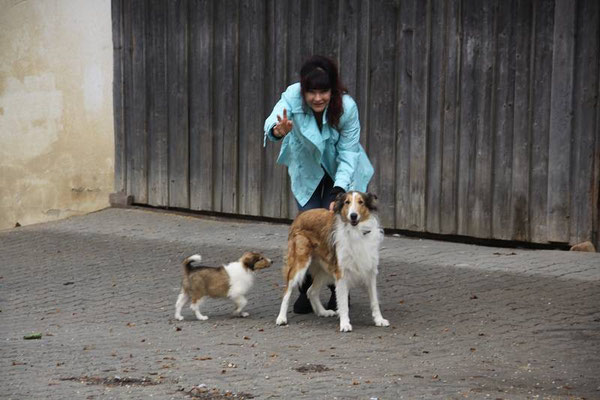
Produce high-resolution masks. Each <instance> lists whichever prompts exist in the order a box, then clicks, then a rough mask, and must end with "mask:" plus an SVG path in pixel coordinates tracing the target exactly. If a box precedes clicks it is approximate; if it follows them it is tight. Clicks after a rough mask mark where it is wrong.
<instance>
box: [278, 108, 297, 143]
mask: <svg viewBox="0 0 600 400" xmlns="http://www.w3.org/2000/svg"><path fill="white" fill-rule="evenodd" d="M277 121H278V122H277V125H275V126H274V127H273V135H274V136H275V137H278V138H282V137H284V136H285V135H287V134H288V133H290V131H291V130H292V127H293V123H292V120H290V119H288V117H287V110H286V109H285V108H284V109H283V118H282V117H280V116H279V115H277Z"/></svg>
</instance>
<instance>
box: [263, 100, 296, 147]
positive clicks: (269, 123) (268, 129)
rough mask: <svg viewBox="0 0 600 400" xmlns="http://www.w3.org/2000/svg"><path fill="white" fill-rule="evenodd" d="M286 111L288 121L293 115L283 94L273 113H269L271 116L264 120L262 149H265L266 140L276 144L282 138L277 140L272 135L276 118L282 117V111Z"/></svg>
mask: <svg viewBox="0 0 600 400" xmlns="http://www.w3.org/2000/svg"><path fill="white" fill-rule="evenodd" d="M284 108H285V109H286V110H287V117H288V119H290V120H291V119H292V118H293V115H292V107H291V106H290V105H289V103H288V102H287V100H286V99H285V93H284V94H282V95H281V99H279V101H278V102H277V104H275V107H273V111H271V115H269V116H268V117H267V119H266V120H265V127H264V130H265V133H264V140H263V147H267V138H268V139H269V140H271V141H273V142H277V141H279V140H281V139H283V138H278V137H275V136H274V135H273V127H274V126H275V125H277V116H278V115H279V116H283V109H284Z"/></svg>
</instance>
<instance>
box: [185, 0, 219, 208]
mask: <svg viewBox="0 0 600 400" xmlns="http://www.w3.org/2000/svg"><path fill="white" fill-rule="evenodd" d="M213 3H214V2H213V1H212V0H202V1H193V2H192V3H191V4H190V18H189V21H190V66H189V68H190V71H192V73H191V74H190V77H189V79H190V81H189V96H190V98H189V102H190V113H189V115H190V121H189V122H190V208H191V209H193V210H214V207H213V192H214V184H213V170H214V168H215V167H214V154H213V141H214V135H213V109H214V106H213V94H212V93H213V91H214V90H215V85H216V83H215V82H214V80H213V75H212V74H213V67H212V64H213V63H212V60H213V42H212V27H213V20H214V16H213V14H214V4H213Z"/></svg>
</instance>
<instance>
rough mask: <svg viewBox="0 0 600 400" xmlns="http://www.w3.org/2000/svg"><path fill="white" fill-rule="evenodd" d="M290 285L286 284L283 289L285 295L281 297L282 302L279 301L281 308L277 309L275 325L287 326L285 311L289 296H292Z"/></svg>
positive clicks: (289, 283)
mask: <svg viewBox="0 0 600 400" xmlns="http://www.w3.org/2000/svg"><path fill="white" fill-rule="evenodd" d="M292 289H293V287H292V285H291V282H288V284H287V286H286V287H285V294H284V295H283V300H282V301H281V307H280V308H279V315H278V316H277V321H275V323H276V324H277V325H285V324H287V310H288V306H289V304H290V296H291V295H292Z"/></svg>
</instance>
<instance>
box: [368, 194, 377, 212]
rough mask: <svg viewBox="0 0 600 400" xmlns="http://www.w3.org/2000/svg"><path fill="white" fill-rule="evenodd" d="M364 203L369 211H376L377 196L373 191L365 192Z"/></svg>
mask: <svg viewBox="0 0 600 400" xmlns="http://www.w3.org/2000/svg"><path fill="white" fill-rule="evenodd" d="M365 205H366V206H367V208H368V209H369V210H371V211H377V196H376V195H375V194H373V193H369V192H367V193H365Z"/></svg>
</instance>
